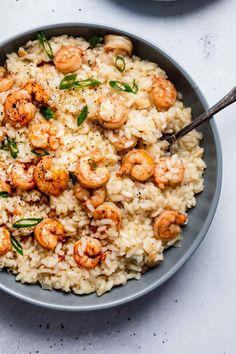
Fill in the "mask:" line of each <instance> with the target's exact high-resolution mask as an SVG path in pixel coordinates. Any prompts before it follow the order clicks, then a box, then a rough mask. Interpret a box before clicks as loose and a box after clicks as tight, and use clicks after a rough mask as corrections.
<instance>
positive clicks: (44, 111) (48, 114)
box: [40, 106, 55, 120]
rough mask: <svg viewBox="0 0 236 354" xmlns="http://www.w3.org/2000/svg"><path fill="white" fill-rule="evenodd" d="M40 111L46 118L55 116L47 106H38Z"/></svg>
mask: <svg viewBox="0 0 236 354" xmlns="http://www.w3.org/2000/svg"><path fill="white" fill-rule="evenodd" d="M40 113H41V114H42V115H43V116H44V118H45V119H46V120H49V119H52V118H53V117H54V116H55V113H54V112H53V110H52V109H51V108H50V107H48V106H42V107H41V108H40Z"/></svg>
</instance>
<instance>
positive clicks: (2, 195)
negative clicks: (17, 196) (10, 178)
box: [0, 191, 10, 198]
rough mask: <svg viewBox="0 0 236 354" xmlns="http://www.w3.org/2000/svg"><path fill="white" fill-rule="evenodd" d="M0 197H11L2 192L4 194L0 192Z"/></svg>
mask: <svg viewBox="0 0 236 354" xmlns="http://www.w3.org/2000/svg"><path fill="white" fill-rule="evenodd" d="M0 197H1V198H8V197H10V193H8V192H5V191H2V192H0Z"/></svg>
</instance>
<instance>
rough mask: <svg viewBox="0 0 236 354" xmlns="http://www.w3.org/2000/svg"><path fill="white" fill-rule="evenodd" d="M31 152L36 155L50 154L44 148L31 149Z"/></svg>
mask: <svg viewBox="0 0 236 354" xmlns="http://www.w3.org/2000/svg"><path fill="white" fill-rule="evenodd" d="M31 152H32V153H33V154H35V155H37V156H47V155H50V154H49V152H48V151H47V150H44V149H33V150H31Z"/></svg>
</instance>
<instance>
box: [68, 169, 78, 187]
mask: <svg viewBox="0 0 236 354" xmlns="http://www.w3.org/2000/svg"><path fill="white" fill-rule="evenodd" d="M69 177H70V179H71V182H72V184H73V185H75V184H76V182H77V178H76V175H75V174H74V172H69Z"/></svg>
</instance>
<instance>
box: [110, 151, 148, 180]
mask: <svg viewBox="0 0 236 354" xmlns="http://www.w3.org/2000/svg"><path fill="white" fill-rule="evenodd" d="M154 166H155V163H154V160H153V158H152V157H151V156H150V155H149V154H148V153H147V152H146V150H141V149H140V150H135V149H134V150H131V151H130V152H128V154H126V155H125V157H124V158H123V160H122V164H121V167H120V169H119V171H118V172H117V173H116V174H117V176H120V177H121V176H123V175H130V176H131V178H132V179H133V180H136V181H139V182H144V181H146V180H147V179H148V178H150V177H151V176H152V175H153V172H154Z"/></svg>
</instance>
